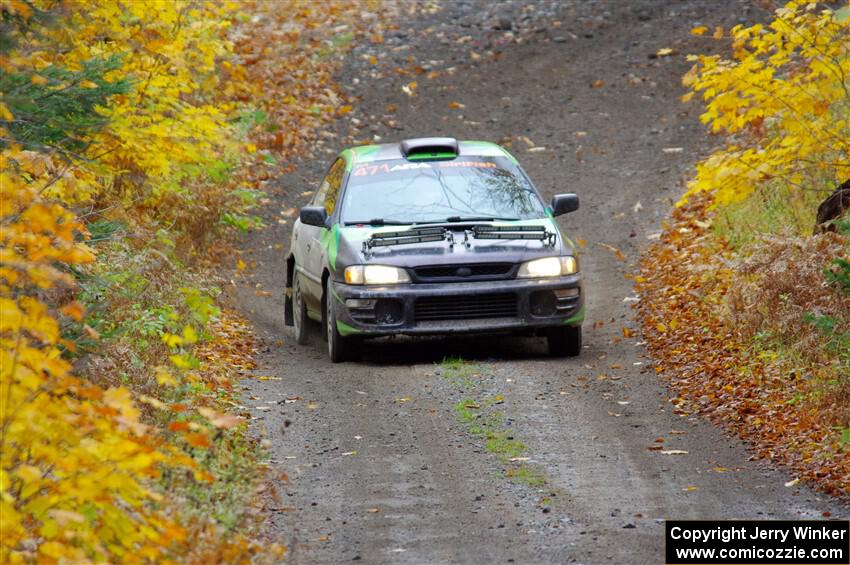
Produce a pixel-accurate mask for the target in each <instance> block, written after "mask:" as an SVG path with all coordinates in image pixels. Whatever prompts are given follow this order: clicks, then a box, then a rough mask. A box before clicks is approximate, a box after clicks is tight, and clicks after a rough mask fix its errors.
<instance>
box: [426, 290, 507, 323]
mask: <svg viewBox="0 0 850 565" xmlns="http://www.w3.org/2000/svg"><path fill="white" fill-rule="evenodd" d="M414 315H415V316H416V321H417V322H421V321H426V320H473V319H476V320H477V319H482V318H513V317H516V315H517V296H516V294H513V293H510V292H502V293H493V294H473V295H460V296H423V297H420V298H417V299H416V303H415V314H414Z"/></svg>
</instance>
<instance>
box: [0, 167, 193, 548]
mask: <svg viewBox="0 0 850 565" xmlns="http://www.w3.org/2000/svg"><path fill="white" fill-rule="evenodd" d="M0 203H2V204H0V390H2V391H3V394H0V516H2V520H0V539H2V546H0V561H3V562H4V563H17V562H28V561H33V560H35V561H55V560H60V559H64V560H71V561H76V562H79V561H89V560H94V561H105V560H109V559H112V558H115V557H119V558H120V557H121V556H127V555H134V556H139V557H146V558H148V559H157V558H159V557H162V556H164V555H167V553H166V552H167V550H168V546H169V545H170V542H171V540H173V539H179V538H180V537H181V536H182V535H183V531H182V529H181V528H180V527H179V526H178V525H177V524H176V523H174V522H173V521H172V519H171V518H169V517H168V516H167V515H166V514H164V513H162V512H159V511H157V510H156V509H155V506H156V502H157V500H158V496H157V495H156V494H155V493H154V492H153V491H152V490H150V488H149V486H147V484H146V483H147V481H148V479H150V478H153V477H156V476H158V475H159V473H160V466H161V465H164V464H175V462H176V460H175V459H174V457H173V456H172V455H167V453H168V451H166V450H162V449H161V448H160V445H159V443H160V440H158V439H157V436H155V435H152V434H149V433H148V432H149V430H148V428H147V426H146V425H144V424H143V423H141V422H140V420H139V410H138V409H137V408H136V406H135V405H134V403H133V400H132V398H131V396H130V392H129V391H128V390H127V389H125V388H110V389H108V390H104V389H102V388H100V387H97V386H94V385H92V384H90V383H88V382H86V381H84V380H81V379H78V378H76V377H74V376H72V375H71V373H70V365H69V363H68V362H67V361H65V360H64V359H63V358H62V356H61V351H60V345H62V338H61V336H60V327H59V323H58V321H57V319H56V317H55V313H53V312H51V311H49V309H48V307H47V305H46V304H45V303H44V302H42V301H41V300H40V299H39V298H40V294H41V293H43V292H50V291H58V290H60V289H61V288H62V287H68V286H69V285H72V284H73V281H72V279H71V278H70V277H69V276H68V274H67V269H68V268H69V267H71V266H74V265H81V264H85V263H88V262H90V261H92V260H93V259H94V256H93V255H92V253H91V251H90V250H89V249H88V248H87V247H86V246H85V245H84V244H82V243H78V242H77V241H76V240H77V236H78V235H79V234H80V233H81V232H82V230H83V227H82V226H81V225H80V224H79V223H78V222H77V221H76V220H75V219H74V217H73V215H72V214H71V213H70V212H68V211H67V210H66V209H64V208H63V207H62V206H60V205H58V204H55V203H49V202H46V201H45V200H43V198H42V197H41V196H40V195H39V194H38V192H37V190H36V187H35V186H33V185H32V183H30V184H27V183H26V182H24V181H23V179H22V177H20V176H19V175H14V174H11V173H10V172H9V171H8V170H5V171H3V172H0ZM183 462H184V463H185V461H183Z"/></svg>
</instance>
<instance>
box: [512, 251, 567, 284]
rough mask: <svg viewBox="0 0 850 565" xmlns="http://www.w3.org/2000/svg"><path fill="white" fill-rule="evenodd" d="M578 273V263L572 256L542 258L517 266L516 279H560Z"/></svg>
mask: <svg viewBox="0 0 850 565" xmlns="http://www.w3.org/2000/svg"><path fill="white" fill-rule="evenodd" d="M577 272H578V261H576V258H575V257H573V256H572V255H565V256H563V257H543V258H542V259H534V260H532V261H526V262H525V263H523V264H522V265H520V266H519V272H518V273H517V275H516V276H517V278H522V279H539V278H544V277H560V276H562V275H572V274H573V273H577Z"/></svg>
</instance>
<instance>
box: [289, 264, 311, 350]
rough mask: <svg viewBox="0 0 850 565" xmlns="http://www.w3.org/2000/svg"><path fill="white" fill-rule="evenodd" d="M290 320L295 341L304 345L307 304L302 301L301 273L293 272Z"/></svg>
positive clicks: (306, 335) (305, 340)
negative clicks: (293, 329)
mask: <svg viewBox="0 0 850 565" xmlns="http://www.w3.org/2000/svg"><path fill="white" fill-rule="evenodd" d="M292 322H293V326H294V328H295V341H296V343H298V345H306V344H307V341H308V337H309V336H308V332H307V329H308V326H307V324H308V318H307V304H305V303H304V291H303V289H302V288H301V275H299V274H298V273H295V281H294V282H293V283H292Z"/></svg>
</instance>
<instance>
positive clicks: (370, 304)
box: [345, 298, 376, 308]
mask: <svg viewBox="0 0 850 565" xmlns="http://www.w3.org/2000/svg"><path fill="white" fill-rule="evenodd" d="M375 302H376V300H375V299H374V298H346V299H345V305H346V306H348V307H349V308H374V307H375Z"/></svg>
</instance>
